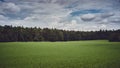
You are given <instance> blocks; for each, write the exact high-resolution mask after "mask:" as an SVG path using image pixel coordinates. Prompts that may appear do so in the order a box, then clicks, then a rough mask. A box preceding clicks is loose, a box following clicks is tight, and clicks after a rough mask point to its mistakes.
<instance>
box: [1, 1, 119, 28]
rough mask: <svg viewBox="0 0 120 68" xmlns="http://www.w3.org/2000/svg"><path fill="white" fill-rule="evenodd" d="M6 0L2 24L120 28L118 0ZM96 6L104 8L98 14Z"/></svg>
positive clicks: (2, 10)
mask: <svg viewBox="0 0 120 68" xmlns="http://www.w3.org/2000/svg"><path fill="white" fill-rule="evenodd" d="M5 1H6V2H2V3H0V14H1V16H0V19H1V22H0V25H1V24H2V25H3V23H4V24H9V25H11V24H12V25H15V26H17V25H18V26H26V27H35V26H37V27H41V28H45V27H48V28H58V29H66V30H99V29H112V28H115V29H116V28H119V27H120V24H119V21H120V20H119V17H118V16H120V13H119V11H118V10H119V9H120V8H119V7H118V5H119V4H118V2H117V0H93V1H90V0H69V1H68V0H5ZM116 8H118V9H116ZM92 9H93V11H91V13H82V12H81V14H80V15H78V16H72V15H71V14H70V13H71V12H74V11H79V10H92ZM94 9H95V10H100V12H98V13H94V12H96V11H94ZM10 14H12V15H10ZM16 17H18V18H16ZM5 22H7V23H5ZM112 22H113V23H114V26H113V27H112V26H111V23H112ZM115 26H117V27H115ZM111 27H112V28H111Z"/></svg>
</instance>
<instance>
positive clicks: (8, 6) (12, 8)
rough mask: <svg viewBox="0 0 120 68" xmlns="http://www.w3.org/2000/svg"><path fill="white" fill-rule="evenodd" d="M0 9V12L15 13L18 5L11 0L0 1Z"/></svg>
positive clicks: (17, 10)
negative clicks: (9, 0) (7, 0)
mask: <svg viewBox="0 0 120 68" xmlns="http://www.w3.org/2000/svg"><path fill="white" fill-rule="evenodd" d="M0 6H1V7H0V8H1V10H0V13H12V14H14V13H17V12H19V11H20V7H18V6H17V5H15V4H14V3H12V2H9V3H1V5H0Z"/></svg>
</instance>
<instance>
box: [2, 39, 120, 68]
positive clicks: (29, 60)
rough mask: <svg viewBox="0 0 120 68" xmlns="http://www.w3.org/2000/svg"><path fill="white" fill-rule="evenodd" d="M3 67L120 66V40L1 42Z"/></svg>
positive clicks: (115, 67) (111, 67)
mask: <svg viewBox="0 0 120 68" xmlns="http://www.w3.org/2000/svg"><path fill="white" fill-rule="evenodd" d="M0 68H120V42H108V41H106V40H98V41H97V40H96V41H95V40H94V41H71V42H6V43H0Z"/></svg>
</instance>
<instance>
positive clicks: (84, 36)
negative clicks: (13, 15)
mask: <svg viewBox="0 0 120 68" xmlns="http://www.w3.org/2000/svg"><path fill="white" fill-rule="evenodd" d="M75 40H109V41H120V30H109V31H107V30H100V31H67V30H58V29H49V28H44V29H41V28H36V27H34V28H27V27H26V28H25V27H12V26H7V25H5V26H0V42H13V41H75Z"/></svg>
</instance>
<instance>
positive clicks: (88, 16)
mask: <svg viewBox="0 0 120 68" xmlns="http://www.w3.org/2000/svg"><path fill="white" fill-rule="evenodd" d="M95 18H96V16H95V15H94V14H84V15H82V16H81V19H82V20H83V21H92V20H94V19H95Z"/></svg>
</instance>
